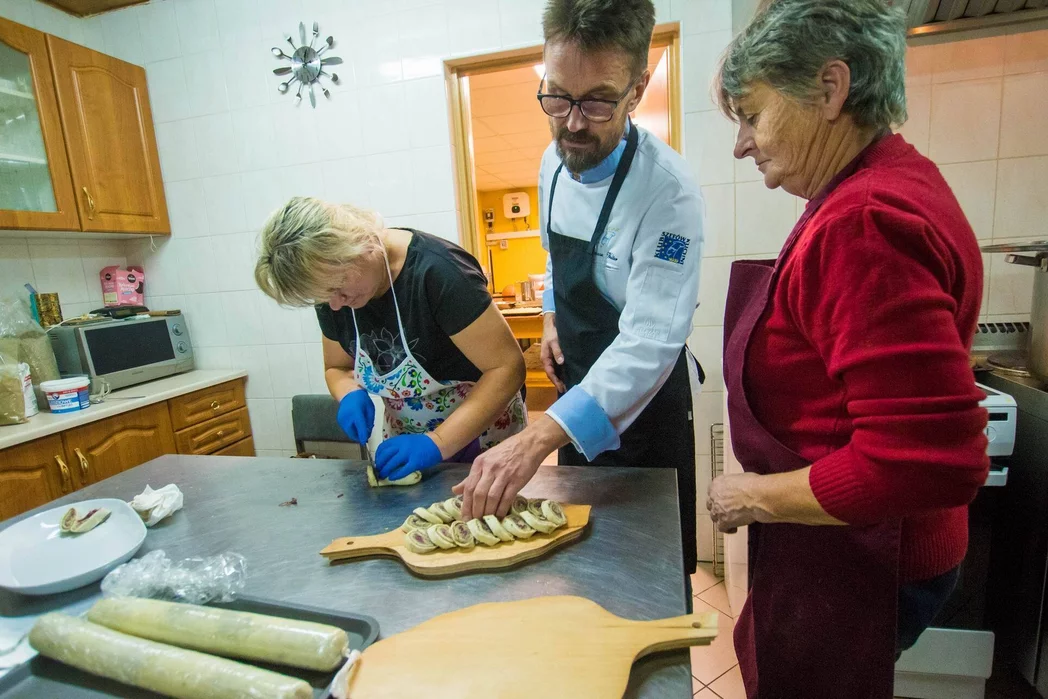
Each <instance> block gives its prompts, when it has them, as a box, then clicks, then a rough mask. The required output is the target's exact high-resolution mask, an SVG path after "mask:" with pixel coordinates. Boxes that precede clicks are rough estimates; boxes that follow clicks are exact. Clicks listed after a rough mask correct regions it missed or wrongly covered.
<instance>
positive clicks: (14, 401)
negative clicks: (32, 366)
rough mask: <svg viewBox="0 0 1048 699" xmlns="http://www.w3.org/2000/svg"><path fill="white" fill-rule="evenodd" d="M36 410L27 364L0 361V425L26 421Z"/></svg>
mask: <svg viewBox="0 0 1048 699" xmlns="http://www.w3.org/2000/svg"><path fill="white" fill-rule="evenodd" d="M37 412H38V409H37V405H36V394H34V393H33V384H32V381H31V380H30V373H29V365H28V364H26V363H25V362H21V363H19V364H14V363H0V425H17V424H20V423H23V422H27V421H28V420H29V418H31V417H32V416H34V415H36V414H37Z"/></svg>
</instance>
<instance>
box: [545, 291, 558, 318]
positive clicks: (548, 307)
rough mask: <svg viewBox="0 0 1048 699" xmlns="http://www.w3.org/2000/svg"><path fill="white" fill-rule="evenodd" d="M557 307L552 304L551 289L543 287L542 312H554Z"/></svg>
mask: <svg viewBox="0 0 1048 699" xmlns="http://www.w3.org/2000/svg"><path fill="white" fill-rule="evenodd" d="M556 311H557V309H556V308H554V306H553V289H544V290H543V291H542V312H543V313H556Z"/></svg>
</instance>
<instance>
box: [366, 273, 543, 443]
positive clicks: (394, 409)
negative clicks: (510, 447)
mask: <svg viewBox="0 0 1048 699" xmlns="http://www.w3.org/2000/svg"><path fill="white" fill-rule="evenodd" d="M386 274H387V275H389V292H390V293H391V294H393V307H394V309H395V310H396V313H397V327H398V328H399V329H400V342H401V343H402V344H403V346H404V356H405V358H404V360H403V361H402V362H401V363H400V364H398V365H397V366H396V367H394V368H393V369H391V370H390V371H388V372H387V373H385V374H379V373H378V370H377V369H376V368H375V364H374V362H373V361H372V359H371V357H370V356H368V353H367V352H366V351H365V350H364V345H363V343H362V342H361V341H360V328H359V327H358V326H357V314H356V312H355V311H354V312H353V329H354V332H355V333H356V343H357V351H356V353H355V356H354V363H355V364H354V366H355V367H356V369H355V371H356V375H357V380H358V381H359V382H360V385H361V387H363V388H364V389H365V390H367V392H368V393H370V394H372V395H375V396H380V397H381V398H382V402H383V403H384V404H385V408H386V409H385V419H384V421H383V425H382V439H384V440H385V439H389V438H390V437H394V436H397V435H401V434H424V433H426V432H432V431H433V430H435V429H436V428H437V427H438V426H439V425H440V424H441V423H443V422H444V420H446V419H447V418H448V416H449V415H451V413H452V412H454V411H455V409H456V408H458V407H459V406H460V405H461V404H462V403H463V402H464V401H465V400H466V397H467V396H468V395H469V393H470V391H472V390H473V386H474V385H476V384H475V382H473V381H438V380H437V379H434V378H433V377H432V376H430V375H429V372H427V371H426V370H425V368H423V366H422V365H421V364H420V363H419V362H418V360H416V359H415V357H414V355H412V353H411V349H410V348H409V347H408V341H407V334H406V333H405V332H404V322H403V320H402V319H401V315H400V305H399V304H398V303H397V294H396V292H395V291H394V290H393V275H392V274H391V273H390V271H389V261H388V260H387V261H386ZM351 310H352V309H351ZM527 424H528V411H527V410H526V409H525V407H524V400H523V399H522V398H521V395H520V392H519V391H518V392H517V393H516V394H515V395H514V396H513V398H512V400H510V402H509V405H507V406H506V409H505V410H504V411H503V412H502V414H501V415H499V416H498V417H497V418H496V419H495V422H493V423H492V424H491V425H490V426H489V427H488V428H487V429H486V430H484V432H483V433H481V435H480V436H479V437H478V438H477V439H475V440H473V442H472V443H471V444H469V445H468V446H467V447H466V448H465V449H463V450H462V451H461V452H459V453H458V454H457V455H456V456H455V457H453V458H452V459H449V460H450V461H460V462H461V461H472V460H473V458H474V457H476V456H477V454H479V453H481V452H483V451H487V450H488V449H490V448H491V447H493V446H495V445H497V444H499V443H500V442H502V441H503V440H504V439H507V438H509V437H512V436H513V435H515V434H517V433H518V432H520V431H521V430H523V429H524V427H525V426H527Z"/></svg>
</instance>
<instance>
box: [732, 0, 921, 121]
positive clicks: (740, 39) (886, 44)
mask: <svg viewBox="0 0 1048 699" xmlns="http://www.w3.org/2000/svg"><path fill="white" fill-rule="evenodd" d="M832 60H841V61H843V62H844V63H846V64H847V65H848V68H849V69H850V71H851V88H850V91H849V93H848V99H847V101H846V102H845V103H844V111H845V112H846V113H848V114H849V115H851V117H852V119H854V120H855V123H856V124H857V125H859V126H860V127H866V128H873V129H878V130H883V129H888V128H891V127H893V126H898V125H900V124H902V123H903V122H905V121H906V15H905V13H904V12H903V11H902V9H900V8H899V7H892V6H890V5H889V4H888V2H887V0H771V1H770V2H765V3H763V4H762V7H761V9H760V10H758V13H757V16H756V17H754V18H753V20H752V21H751V22H750V23H749V25H748V26H747V27H746V28H745V29H743V30H742V32H740V33H739V35H738V36H736V37H735V39H734V40H733V41H732V42H731V44H730V45H729V46H728V49H727V51H726V52H725V55H724V59H723V61H722V63H721V67H720V74H719V76H718V79H717V83H716V85H715V88H714V89H715V90H716V93H717V100H718V102H719V103H720V107H721V110H722V111H723V112H724V113H725V114H726V115H727V116H728V117H729V118H731V119H738V116H739V115H738V112H737V108H738V102H739V100H740V99H742V98H743V97H744V96H745V95H746V93H747V92H748V91H749V90H750V89H751V88H752V87H753V86H754V85H755V84H756V83H759V82H764V83H767V84H768V85H770V86H771V87H772V88H774V89H775V90H777V91H779V92H780V93H782V94H783V95H785V96H786V97H790V98H793V99H795V100H798V101H801V102H808V101H810V100H811V99H812V98H814V97H816V96H817V95H818V94H819V87H818V85H817V84H816V78H817V76H818V74H819V71H820V70H822V68H823V66H825V65H826V63H828V62H829V61H832Z"/></svg>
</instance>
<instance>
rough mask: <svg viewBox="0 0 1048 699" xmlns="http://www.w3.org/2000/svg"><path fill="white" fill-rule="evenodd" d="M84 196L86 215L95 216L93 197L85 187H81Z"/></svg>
mask: <svg viewBox="0 0 1048 699" xmlns="http://www.w3.org/2000/svg"><path fill="white" fill-rule="evenodd" d="M83 190H84V197H85V198H86V199H87V217H88V218H94V217H95V198H94V197H92V196H91V192H89V191H87V187H83Z"/></svg>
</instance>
